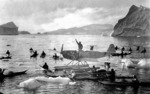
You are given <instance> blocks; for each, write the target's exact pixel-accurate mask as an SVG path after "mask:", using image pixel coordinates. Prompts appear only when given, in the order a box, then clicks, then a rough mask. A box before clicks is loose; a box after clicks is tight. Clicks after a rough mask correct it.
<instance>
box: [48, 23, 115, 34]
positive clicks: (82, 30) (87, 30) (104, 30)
mask: <svg viewBox="0 0 150 94" xmlns="http://www.w3.org/2000/svg"><path fill="white" fill-rule="evenodd" d="M112 30H113V26H112V25H110V24H92V25H88V26H83V27H78V28H77V27H74V28H69V29H59V30H56V31H51V32H46V33H45V34H67V35H72V34H73V35H76V34H77V35H80V34H83V35H97V34H104V35H109V34H110V33H111V32H112Z"/></svg>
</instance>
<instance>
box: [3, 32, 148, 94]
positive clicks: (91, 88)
mask: <svg viewBox="0 0 150 94" xmlns="http://www.w3.org/2000/svg"><path fill="white" fill-rule="evenodd" d="M75 39H77V40H78V41H81V43H82V44H83V50H85V51H88V50H90V46H94V51H99V52H105V51H107V49H108V47H109V45H110V44H114V45H115V46H118V47H125V49H128V48H130V47H131V48H132V49H136V47H137V46H142V47H145V48H146V49H147V53H148V52H149V47H150V42H149V40H150V38H149V37H111V36H100V35H40V34H39V35H3V36H2V35H1V36H0V56H4V55H5V53H6V51H7V50H9V51H10V53H11V55H12V59H10V60H9V61H6V60H0V68H5V69H6V70H5V73H8V72H9V71H22V70H26V69H27V70H28V71H27V74H25V75H20V76H15V77H13V78H5V79H4V80H3V81H1V83H0V92H1V93H2V94H150V87H139V88H138V89H137V88H136V89H135V88H133V87H114V86H113V87H112V86H106V85H102V84H101V83H99V82H97V81H90V80H88V81H81V80H80V81H76V84H75V85H66V86H59V87H58V86H55V85H51V84H47V85H43V86H41V87H40V88H38V89H36V90H34V91H32V90H25V89H23V88H19V87H18V85H19V83H20V82H23V81H25V80H27V79H29V78H32V77H37V76H44V74H43V72H42V69H41V67H40V65H43V64H44V63H45V62H47V64H48V65H49V67H50V68H51V69H53V68H54V67H55V66H61V65H65V64H68V63H69V62H71V60H68V59H65V58H64V60H63V61H61V60H58V61H55V60H53V59H52V56H53V54H54V53H56V52H55V51H53V49H54V48H56V50H57V54H59V52H60V51H61V47H62V44H63V45H64V47H63V50H78V46H77V44H76V41H75ZM30 48H33V49H34V50H37V52H38V53H39V54H41V53H42V51H45V52H46V54H47V57H46V58H45V59H41V58H40V57H39V56H38V58H37V59H30V55H31V54H30V52H29V49H30ZM136 56H137V57H136ZM138 56H139V55H135V56H134V57H128V56H127V57H124V58H131V59H136V60H137V62H139V61H140V60H141V59H145V60H146V62H147V63H146V64H148V65H149V63H150V62H149V61H150V59H149V58H150V57H149V56H145V55H140V57H138ZM121 60H122V58H121V57H103V58H98V61H87V63H88V64H89V65H90V66H93V65H95V66H97V67H100V68H103V65H104V62H105V61H111V67H113V68H114V69H115V70H116V74H117V75H137V76H138V78H139V80H140V81H149V82H150V70H149V69H146V70H145V69H126V70H124V71H122V68H121V63H120V61H121Z"/></svg>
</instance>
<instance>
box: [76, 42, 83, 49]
mask: <svg viewBox="0 0 150 94" xmlns="http://www.w3.org/2000/svg"><path fill="white" fill-rule="evenodd" d="M76 43H77V44H78V49H79V51H80V50H82V49H83V45H82V43H81V42H80V41H79V42H78V41H77V40H76Z"/></svg>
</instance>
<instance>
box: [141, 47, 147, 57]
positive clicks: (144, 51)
mask: <svg viewBox="0 0 150 94" xmlns="http://www.w3.org/2000/svg"><path fill="white" fill-rule="evenodd" d="M141 53H143V54H144V57H145V53H146V49H145V48H144V49H143V50H142V51H141Z"/></svg>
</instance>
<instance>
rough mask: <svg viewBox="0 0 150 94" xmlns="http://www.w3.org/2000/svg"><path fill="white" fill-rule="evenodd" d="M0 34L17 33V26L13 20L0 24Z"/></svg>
mask: <svg viewBox="0 0 150 94" xmlns="http://www.w3.org/2000/svg"><path fill="white" fill-rule="evenodd" d="M0 35H18V27H17V26H16V25H15V24H14V23H13V22H8V23H6V24H3V25H0Z"/></svg>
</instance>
